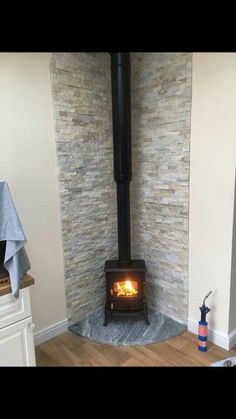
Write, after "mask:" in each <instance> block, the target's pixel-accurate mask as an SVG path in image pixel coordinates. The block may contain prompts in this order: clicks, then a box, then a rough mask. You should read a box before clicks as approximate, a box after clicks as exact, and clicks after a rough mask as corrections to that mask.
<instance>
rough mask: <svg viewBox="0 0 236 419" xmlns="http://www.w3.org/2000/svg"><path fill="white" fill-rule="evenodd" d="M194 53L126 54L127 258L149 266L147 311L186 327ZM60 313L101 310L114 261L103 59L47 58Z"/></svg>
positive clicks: (73, 315) (76, 316)
mask: <svg viewBox="0 0 236 419" xmlns="http://www.w3.org/2000/svg"><path fill="white" fill-rule="evenodd" d="M191 64H192V54H189V53H133V54H131V69H132V70H131V74H132V80H131V81H132V151H133V156H132V160H133V180H132V182H131V188H130V189H131V219H132V226H131V227H132V228H131V231H132V257H133V258H143V259H145V260H146V263H147V268H148V274H147V287H148V304H149V306H150V308H153V309H154V310H156V311H160V312H161V313H163V314H165V315H167V316H169V317H171V318H173V319H175V320H179V321H181V322H184V323H186V321H187V313H188V197H189V142H190V112H191V74H192V69H191ZM51 80H52V93H53V107H54V121H55V131H56V146H57V162H58V176H59V185H60V206H61V223H62V238H63V250H64V266H65V282H66V302H67V315H68V318H69V320H70V322H71V323H74V322H76V321H78V320H81V319H82V318H84V317H85V316H87V315H88V314H90V313H92V312H94V311H96V310H97V309H99V308H101V307H103V306H104V301H105V275H104V272H103V269H104V261H105V260H106V259H114V258H116V257H117V231H116V230H117V227H116V188H115V183H114V180H113V149H112V125H111V124H112V121H111V86H110V57H109V54H107V53H93V54H91V53H53V54H51Z"/></svg>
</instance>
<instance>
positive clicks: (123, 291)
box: [115, 280, 138, 297]
mask: <svg viewBox="0 0 236 419" xmlns="http://www.w3.org/2000/svg"><path fill="white" fill-rule="evenodd" d="M122 282H123V284H122V285H121V284H120V283H119V282H117V283H116V286H117V289H116V290H115V291H116V292H117V296H118V297H133V296H135V295H136V294H138V291H137V290H136V289H135V288H134V287H133V285H132V281H130V280H126V281H122Z"/></svg>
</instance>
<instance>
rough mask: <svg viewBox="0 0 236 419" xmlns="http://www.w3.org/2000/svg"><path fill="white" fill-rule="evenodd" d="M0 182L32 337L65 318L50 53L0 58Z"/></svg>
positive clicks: (20, 54)
mask: <svg viewBox="0 0 236 419" xmlns="http://www.w3.org/2000/svg"><path fill="white" fill-rule="evenodd" d="M0 178H1V179H3V180H6V181H7V182H8V183H9V187H10V190H11V194H12V197H13V200H14V202H15V205H16V208H17V211H18V214H19V216H20V219H21V222H22V224H23V228H24V231H25V234H26V236H27V239H28V244H27V245H26V251H27V253H28V256H29V259H30V261H31V265H32V269H31V270H30V271H29V273H30V274H31V275H32V276H33V277H34V278H35V285H33V286H32V287H31V302H32V311H33V319H34V323H35V324H36V328H35V331H36V332H37V331H38V330H40V329H42V328H46V327H48V326H50V325H52V324H54V323H57V322H60V321H63V320H65V318H66V311H65V287H64V273H63V255H62V239H61V226H60V216H59V194H58V182H57V169H56V150H55V138H54V125H53V110H52V98H51V84H50V72H49V54H32V53H30V54H29V53H28V54H27V53H26V54H22V53H17V54H12V53H11V54H5V53H1V54H0Z"/></svg>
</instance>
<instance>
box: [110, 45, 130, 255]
mask: <svg viewBox="0 0 236 419" xmlns="http://www.w3.org/2000/svg"><path fill="white" fill-rule="evenodd" d="M111 84H112V124H113V157H114V179H115V182H116V186H117V224H118V255H119V260H121V261H130V260H131V246H130V192H129V184H130V182H131V179H132V156H131V98H130V55H129V53H127V52H112V53H111Z"/></svg>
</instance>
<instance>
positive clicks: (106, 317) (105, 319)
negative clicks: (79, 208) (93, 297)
mask: <svg viewBox="0 0 236 419" xmlns="http://www.w3.org/2000/svg"><path fill="white" fill-rule="evenodd" d="M107 323H108V314H107V312H106V310H105V316H104V322H103V326H107Z"/></svg>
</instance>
